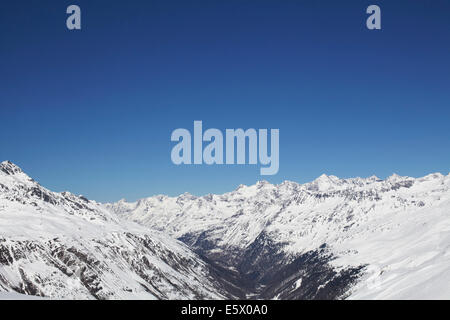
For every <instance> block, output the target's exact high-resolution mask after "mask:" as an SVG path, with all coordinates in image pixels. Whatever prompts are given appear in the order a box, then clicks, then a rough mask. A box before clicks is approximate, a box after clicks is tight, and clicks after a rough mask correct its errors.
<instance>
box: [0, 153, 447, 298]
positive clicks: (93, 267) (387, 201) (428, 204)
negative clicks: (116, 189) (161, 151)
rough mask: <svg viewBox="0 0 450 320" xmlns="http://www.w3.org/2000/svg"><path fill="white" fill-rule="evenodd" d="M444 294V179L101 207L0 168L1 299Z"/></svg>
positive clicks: (341, 182) (331, 184)
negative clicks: (40, 297) (54, 190)
mask: <svg viewBox="0 0 450 320" xmlns="http://www.w3.org/2000/svg"><path fill="white" fill-rule="evenodd" d="M16 294H27V295H34V296H42V297H49V298H58V299H67V298H70V299H72V298H75V299H345V298H347V299H432V298H437V299H448V298H450V175H446V176H444V175H442V174H439V173H437V174H431V175H428V176H425V177H423V178H411V177H400V176H398V175H393V176H391V177H389V178H387V179H385V180H381V179H378V178H377V177H374V176H373V177H369V178H352V179H339V178H337V177H335V176H326V175H322V176H321V177H319V178H318V179H316V180H315V181H313V182H310V183H306V184H297V183H294V182H289V181H286V182H284V183H282V184H279V185H272V184H270V183H268V182H264V181H262V182H258V183H257V184H255V185H253V186H244V185H241V186H240V187H238V188H237V189H236V190H234V191H232V192H229V193H226V194H223V195H213V194H210V195H207V196H203V197H196V196H193V195H190V194H188V193H186V194H183V195H180V196H179V197H168V196H163V195H160V196H154V197H150V198H146V199H142V200H139V201H137V202H133V203H129V202H126V201H125V200H121V201H119V202H116V203H109V204H101V203H97V202H95V201H92V200H88V199H86V198H85V197H83V196H75V195H73V194H71V193H68V192H62V193H55V192H51V191H49V190H47V189H45V188H44V187H42V186H40V185H39V184H38V183H37V182H35V181H34V180H32V179H31V178H30V177H28V176H27V175H26V174H25V173H24V172H22V170H21V169H20V168H19V167H17V166H16V165H14V164H13V163H11V162H2V163H1V164H0V299H1V298H2V296H3V297H11V296H12V297H14V295H16Z"/></svg>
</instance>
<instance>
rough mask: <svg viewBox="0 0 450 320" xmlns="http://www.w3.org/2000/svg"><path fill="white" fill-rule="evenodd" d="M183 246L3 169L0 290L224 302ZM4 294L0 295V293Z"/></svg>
mask: <svg viewBox="0 0 450 320" xmlns="http://www.w3.org/2000/svg"><path fill="white" fill-rule="evenodd" d="M221 291H222V289H221V288H220V287H218V286H217V283H216V282H215V281H214V279H213V278H212V276H211V274H210V268H209V267H208V266H207V265H206V264H205V263H204V262H203V261H202V260H201V259H200V258H199V257H198V256H197V255H195V254H194V253H193V252H191V251H190V250H189V249H188V248H187V247H186V246H185V245H183V244H182V243H181V242H178V241H176V240H172V239H170V238H168V237H167V236H165V235H163V234H161V233H159V232H156V231H151V230H148V228H143V227H141V226H138V225H137V224H135V223H132V222H126V221H123V220H121V219H120V218H118V217H117V216H115V215H112V214H111V213H110V212H108V210H106V209H105V208H104V207H103V206H102V205H100V204H98V203H96V202H94V201H89V200H87V199H86V198H84V197H82V196H75V195H73V194H70V193H68V192H63V193H54V192H51V191H49V190H47V189H45V188H43V187H42V186H40V185H39V184H38V183H37V182H35V181H34V180H32V179H31V178H29V177H28V176H27V175H26V174H25V173H23V172H22V170H21V169H20V168H18V167H17V166H15V165H14V164H12V163H11V162H2V163H1V164H0V292H17V293H22V294H28V295H38V296H45V297H51V298H63V299H130V298H132V299H141V298H142V299H144V298H145V299H187V298H189V299H212V298H223V295H222V293H221ZM0 297H1V296H0Z"/></svg>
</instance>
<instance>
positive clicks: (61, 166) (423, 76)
mask: <svg viewBox="0 0 450 320" xmlns="http://www.w3.org/2000/svg"><path fill="white" fill-rule="evenodd" d="M70 4H77V5H79V6H80V7H81V10H82V30H81V31H68V30H67V29H66V26H65V20H66V16H67V15H66V13H65V11H66V8H67V6H68V5H70ZM370 4H378V5H379V6H380V7H381V10H382V30H381V31H369V30H367V29H366V27H365V20H366V17H367V15H366V13H365V9H366V8H367V6H368V5H370ZM449 17H450V2H449V1H445V0H436V1H432V2H431V1H424V0H417V1H400V0H399V1H370V2H369V1H331V0H330V1H312V0H308V1H275V0H274V1H264V0H261V1H247V0H239V1H235V0H227V1H206V0H205V1H170V0H165V1H100V0H89V1H76V0H72V1H62V0H58V1H46V0H43V1H24V0H17V1H2V2H1V4H0V41H1V43H0V74H1V77H0V124H1V126H0V136H1V140H0V160H7V159H8V160H11V161H13V162H15V163H17V164H18V165H20V166H21V167H22V168H23V169H24V170H25V171H26V172H27V173H29V174H30V175H31V176H32V177H33V178H35V179H36V180H38V181H39V182H40V183H41V184H42V185H44V186H46V187H48V188H50V189H52V190H55V191H63V190H69V191H72V192H74V193H77V194H84V195H86V196H87V197H89V198H92V199H96V200H98V201H115V200H119V199H120V198H127V199H128V200H135V199H138V198H142V197H146V196H150V195H153V194H169V195H177V194H180V193H183V192H185V191H187V192H191V193H193V194H198V195H201V194H207V193H210V192H211V193H222V192H226V191H230V190H232V189H234V188H236V187H237V186H238V185H239V184H253V183H255V182H256V181H257V180H261V179H266V180H268V181H270V182H273V183H279V182H282V181H283V180H286V179H288V180H293V181H298V182H307V181H310V180H312V179H314V178H316V177H317V176H319V175H321V174H322V173H326V174H334V175H337V176H339V177H351V176H370V175H372V174H375V175H377V176H379V177H382V178H383V177H386V176H387V175H390V174H392V173H394V172H396V173H398V174H401V175H409V176H422V175H425V174H428V173H431V172H437V171H440V172H442V173H445V174H447V173H448V172H449V163H450V148H449V147H450V145H449V138H450V129H449V120H450V90H449V88H450V61H449V57H450V18H449ZM194 120H202V121H203V126H204V128H219V129H221V130H225V129H226V128H244V129H246V128H279V129H280V170H279V173H278V174H277V175H275V176H270V177H268V176H264V177H261V176H260V175H259V167H260V166H259V165H246V166H207V165H202V166H175V165H174V164H172V162H171V160H170V151H171V149H172V147H173V146H174V143H172V142H171V141H170V135H171V132H172V131H173V130H174V129H176V128H187V129H190V130H191V131H192V126H193V121H194Z"/></svg>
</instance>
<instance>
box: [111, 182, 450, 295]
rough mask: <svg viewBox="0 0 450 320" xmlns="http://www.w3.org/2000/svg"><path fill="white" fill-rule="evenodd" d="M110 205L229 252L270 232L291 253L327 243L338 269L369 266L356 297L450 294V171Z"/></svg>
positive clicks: (244, 188) (256, 187)
mask: <svg viewBox="0 0 450 320" xmlns="http://www.w3.org/2000/svg"><path fill="white" fill-rule="evenodd" d="M106 206H107V207H108V208H109V209H110V210H112V211H114V212H116V213H117V214H118V215H119V216H121V217H126V218H127V219H130V220H132V221H136V222H138V223H140V224H143V225H146V226H148V227H152V228H156V229H158V230H161V231H164V232H167V233H169V234H170V235H172V236H173V237H175V238H178V237H181V236H183V235H186V234H198V235H200V234H202V232H204V231H207V236H208V239H209V240H212V241H214V242H215V243H216V244H217V246H218V247H219V248H224V249H225V248H228V247H237V248H241V249H245V248H246V247H248V246H249V245H250V244H251V243H252V242H253V241H254V240H255V239H256V237H258V235H260V234H261V233H263V232H264V233H266V234H268V235H269V237H270V239H271V240H273V241H275V242H276V243H280V244H283V245H284V248H283V250H284V251H285V252H286V254H288V255H292V256H293V257H294V256H298V255H299V254H301V253H304V252H307V251H309V250H314V249H317V248H318V247H319V246H320V245H322V244H323V243H326V244H327V246H328V248H329V250H331V252H332V253H333V254H334V255H335V256H337V259H336V260H334V261H333V265H334V266H335V267H336V268H337V269H339V268H345V267H348V266H361V265H366V266H367V267H366V273H365V274H364V276H363V277H362V280H361V281H360V282H359V283H358V284H357V285H356V286H355V287H354V288H353V289H352V291H351V295H350V296H349V298H350V299H411V298H418V299H425V298H426V299H432V298H436V299H445V298H449V297H450V285H448V284H449V283H450V282H449V280H450V279H449V276H448V275H450V175H442V174H440V173H435V174H430V175H427V176H425V177H422V178H411V177H401V176H399V175H396V174H394V175H392V176H390V177H388V178H387V179H385V180H380V179H379V178H378V177H376V176H372V177H369V178H352V179H339V178H337V177H335V176H327V175H322V176H320V177H319V178H317V179H316V180H314V181H313V182H311V183H306V184H303V185H300V184H297V183H295V182H290V181H286V182H283V183H282V184H280V185H272V184H269V183H261V182H260V183H257V184H256V185H253V186H239V188H238V189H236V190H235V191H233V192H230V193H226V194H223V195H209V196H207V197H195V198H189V199H186V198H185V197H184V196H180V197H173V198H171V197H166V198H164V199H155V198H154V197H151V198H147V199H142V200H140V201H139V202H137V203H133V204H127V205H126V206H124V205H120V204H117V203H116V204H108V205H106ZM130 208H131V209H130Z"/></svg>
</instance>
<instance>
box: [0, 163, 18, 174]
mask: <svg viewBox="0 0 450 320" xmlns="http://www.w3.org/2000/svg"><path fill="white" fill-rule="evenodd" d="M0 171H1V172H3V173H5V174H7V175H15V174H17V173H23V171H22V169H20V168H19V167H18V166H17V165H15V164H14V163H12V162H11V161H3V162H2V163H0Z"/></svg>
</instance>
